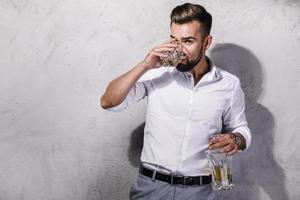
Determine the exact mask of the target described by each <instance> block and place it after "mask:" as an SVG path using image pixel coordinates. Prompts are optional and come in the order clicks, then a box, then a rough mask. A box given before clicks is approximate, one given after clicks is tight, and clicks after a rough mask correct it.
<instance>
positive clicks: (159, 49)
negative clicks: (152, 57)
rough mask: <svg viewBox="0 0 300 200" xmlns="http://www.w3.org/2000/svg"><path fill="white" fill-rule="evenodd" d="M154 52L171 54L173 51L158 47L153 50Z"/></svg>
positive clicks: (168, 48) (172, 49)
mask: <svg viewBox="0 0 300 200" xmlns="http://www.w3.org/2000/svg"><path fill="white" fill-rule="evenodd" d="M153 50H154V51H155V52H158V53H161V52H172V51H174V48H171V47H160V48H156V49H153Z"/></svg>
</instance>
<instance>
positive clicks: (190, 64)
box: [176, 54, 202, 72]
mask: <svg viewBox="0 0 300 200" xmlns="http://www.w3.org/2000/svg"><path fill="white" fill-rule="evenodd" d="M201 58H202V56H201V54H200V55H199V57H198V58H197V59H195V60H191V61H190V60H187V63H186V64H183V63H179V64H178V65H177V66H176V69H177V70H178V71H180V72H188V71H191V70H192V69H193V68H194V67H195V66H196V65H197V64H198V63H199V62H200V60H201Z"/></svg>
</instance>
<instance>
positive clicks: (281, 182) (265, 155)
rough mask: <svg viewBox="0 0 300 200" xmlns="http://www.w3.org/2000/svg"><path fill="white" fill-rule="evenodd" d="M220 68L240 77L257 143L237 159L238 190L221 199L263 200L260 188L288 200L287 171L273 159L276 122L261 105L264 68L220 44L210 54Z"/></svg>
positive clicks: (243, 51) (248, 54)
mask: <svg viewBox="0 0 300 200" xmlns="http://www.w3.org/2000/svg"><path fill="white" fill-rule="evenodd" d="M210 58H211V59H212V60H213V62H214V63H215V65H216V66H218V67H220V68H222V69H224V70H226V71H228V72H230V73H232V74H235V75H236V76H238V77H239V78H240V80H241V84H242V87H243V90H244V93H245V103H246V110H245V113H246V116H247V121H248V124H249V128H250V130H251V132H252V135H253V139H252V144H251V146H250V148H249V150H248V151H247V152H245V153H241V154H239V155H237V156H236V158H235V159H234V161H233V162H234V163H233V164H234V169H233V170H234V176H235V179H234V181H235V183H236V187H235V188H234V189H233V190H232V191H231V192H220V193H219V195H218V196H219V197H220V199H222V198H224V199H243V200H246V199H249V200H250V199H251V200H253V199H261V198H260V196H261V195H260V188H262V189H263V190H264V192H265V193H266V194H267V195H268V196H269V198H270V199H272V200H282V199H288V195H287V192H286V188H285V176H284V170H283V169H282V168H281V167H280V165H279V164H278V163H277V161H276V160H275V159H274V156H273V144H274V136H273V132H274V118H273V116H272V114H271V113H270V111H269V110H268V109H267V108H266V107H264V106H263V105H261V104H259V103H257V102H256V101H257V100H258V98H259V96H260V94H261V92H262V81H263V74H262V67H261V64H260V62H259V61H258V59H257V58H256V57H255V56H254V55H253V54H252V53H251V52H250V51H249V50H247V49H245V48H243V47H240V46H238V45H235V44H217V45H215V46H214V48H213V49H212V50H211V52H210Z"/></svg>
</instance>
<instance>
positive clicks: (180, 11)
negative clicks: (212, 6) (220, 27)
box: [170, 3, 212, 38]
mask: <svg viewBox="0 0 300 200" xmlns="http://www.w3.org/2000/svg"><path fill="white" fill-rule="evenodd" d="M170 18H171V23H170V24H172V23H175V24H185V23H190V22H192V21H194V20H196V21H198V22H199V23H200V25H201V26H200V27H201V34H202V37H203V38H204V37H206V36H208V35H209V34H210V30H211V24H212V16H211V14H210V13H208V12H207V11H206V10H205V8H204V7H203V6H201V5H197V4H191V3H185V4H182V5H178V6H176V7H175V8H174V9H173V10H172V12H171V15H170Z"/></svg>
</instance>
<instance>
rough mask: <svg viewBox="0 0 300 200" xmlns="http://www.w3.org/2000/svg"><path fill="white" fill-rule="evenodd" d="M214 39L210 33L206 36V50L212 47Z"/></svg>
mask: <svg viewBox="0 0 300 200" xmlns="http://www.w3.org/2000/svg"><path fill="white" fill-rule="evenodd" d="M212 39H213V38H212V36H211V35H208V36H206V37H205V39H204V49H205V50H207V49H208V48H209V47H210V45H211V42H212Z"/></svg>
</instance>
